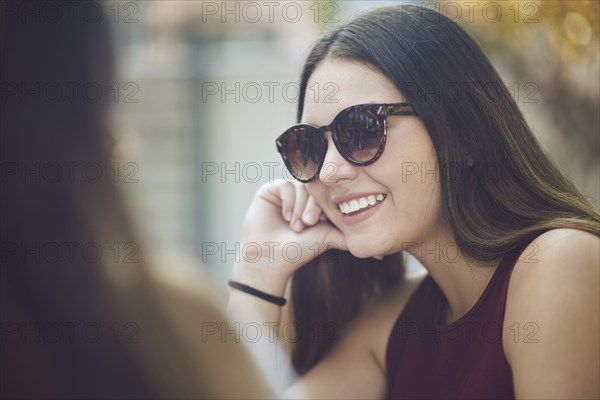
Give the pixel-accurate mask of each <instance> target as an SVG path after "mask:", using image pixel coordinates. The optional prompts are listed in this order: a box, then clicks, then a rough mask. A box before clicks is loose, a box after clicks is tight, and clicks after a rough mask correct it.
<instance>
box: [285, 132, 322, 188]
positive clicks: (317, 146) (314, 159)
mask: <svg viewBox="0 0 600 400" xmlns="http://www.w3.org/2000/svg"><path fill="white" fill-rule="evenodd" d="M280 149H281V151H282V152H283V154H285V160H286V166H287V167H288V169H289V171H290V172H291V174H292V176H293V177H294V178H296V179H298V180H304V181H305V180H309V179H311V178H312V177H314V176H315V175H316V174H317V172H318V170H319V165H320V164H321V161H322V160H323V156H324V153H325V146H324V142H323V140H321V137H319V135H318V134H317V129H316V128H313V127H310V126H306V127H296V128H291V129H290V130H288V131H287V132H286V133H285V135H284V137H283V139H282V141H281V146H280Z"/></svg>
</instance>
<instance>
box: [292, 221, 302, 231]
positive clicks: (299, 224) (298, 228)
mask: <svg viewBox="0 0 600 400" xmlns="http://www.w3.org/2000/svg"><path fill="white" fill-rule="evenodd" d="M303 227H304V225H303V224H302V221H300V220H299V219H297V220H295V221H294V223H293V224H292V229H293V230H295V231H296V232H300V231H301V230H302V228H303Z"/></svg>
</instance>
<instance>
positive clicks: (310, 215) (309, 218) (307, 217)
mask: <svg viewBox="0 0 600 400" xmlns="http://www.w3.org/2000/svg"><path fill="white" fill-rule="evenodd" d="M302 218H303V219H304V221H306V222H307V223H309V224H314V223H315V222H317V216H316V215H315V213H314V212H312V211H307V212H305V213H304V215H303V217H302Z"/></svg>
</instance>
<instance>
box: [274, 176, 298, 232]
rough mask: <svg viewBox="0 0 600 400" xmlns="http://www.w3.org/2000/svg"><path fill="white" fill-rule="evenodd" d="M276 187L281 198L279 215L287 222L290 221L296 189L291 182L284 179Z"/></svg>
mask: <svg viewBox="0 0 600 400" xmlns="http://www.w3.org/2000/svg"><path fill="white" fill-rule="evenodd" d="M277 187H278V189H279V197H280V198H281V216H282V217H283V219H284V220H286V221H287V222H291V221H292V216H293V213H294V207H295V204H294V203H295V201H296V190H295V188H294V185H293V184H292V183H290V182H286V181H283V182H281V184H280V185H278V186H277Z"/></svg>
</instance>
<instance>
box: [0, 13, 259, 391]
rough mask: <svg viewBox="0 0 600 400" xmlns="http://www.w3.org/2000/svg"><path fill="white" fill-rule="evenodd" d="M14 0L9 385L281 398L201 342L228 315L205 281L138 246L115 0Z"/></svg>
mask: <svg viewBox="0 0 600 400" xmlns="http://www.w3.org/2000/svg"><path fill="white" fill-rule="evenodd" d="M3 3H4V4H2V15H1V16H2V23H1V28H0V29H1V37H0V45H1V59H2V62H1V64H0V65H1V79H2V102H1V110H0V123H1V126H0V128H1V155H2V194H1V205H0V210H1V223H0V224H1V240H2V268H1V319H2V342H1V345H2V352H1V385H0V386H1V397H2V398H46V397H48V398H132V397H133V398H154V397H161V398H165V397H168V398H174V397H176V398H182V397H193V398H203V397H210V398H218V397H221V398H232V397H242V396H250V397H261V396H270V394H268V393H269V391H268V390H269V389H268V388H267V385H266V384H264V383H263V382H262V381H261V380H260V379H259V377H258V374H257V373H255V372H254V371H253V370H252V365H253V364H251V361H250V358H249V356H248V354H247V353H246V352H245V351H244V350H242V349H239V348H237V347H235V346H236V345H235V344H233V345H231V344H227V343H223V342H222V341H220V340H218V339H220V335H213V336H211V338H209V339H211V340H202V337H201V335H202V323H203V322H209V323H211V324H212V325H211V326H220V323H221V322H222V314H221V313H220V311H219V310H218V308H217V307H216V306H214V305H212V304H211V303H210V302H208V301H205V299H204V298H206V297H208V294H206V293H204V294H203V293H200V292H201V291H202V290H203V289H200V287H198V289H197V290H194V284H199V283H201V282H198V281H195V280H193V279H192V278H190V277H189V276H186V277H184V278H183V279H182V278H181V275H179V276H180V278H179V280H180V281H181V280H184V281H190V282H193V283H191V284H190V285H189V286H187V287H186V286H185V285H184V286H182V285H181V284H179V283H178V282H177V280H178V278H177V273H178V272H173V270H174V269H175V270H177V266H175V265H165V266H163V267H164V268H163V269H162V270H163V271H166V272H165V273H166V274H167V276H168V275H172V277H174V279H171V278H167V279H163V278H160V277H159V275H158V274H157V272H156V271H157V270H156V268H155V267H150V265H151V263H150V261H149V260H144V259H143V257H142V252H140V251H137V249H138V245H139V243H137V242H136V236H135V234H134V232H133V229H132V228H131V227H132V224H131V222H130V218H129V215H128V213H127V211H126V209H125V208H124V206H123V202H122V200H121V198H120V195H119V189H118V187H117V185H115V183H114V182H113V175H112V174H111V171H110V169H109V166H110V154H111V150H112V145H111V141H110V139H109V138H110V136H109V134H108V124H107V113H108V111H109V105H110V102H111V97H112V96H111V95H110V94H109V93H110V92H109V91H108V89H109V88H110V85H111V84H112V83H113V79H114V76H113V53H112V48H111V47H112V46H111V41H110V32H109V26H108V23H107V17H106V15H107V14H108V11H106V10H105V13H104V17H102V18H99V19H98V21H95V22H91V21H89V20H88V21H86V20H84V18H82V17H81V15H80V14H79V13H77V12H76V13H74V14H73V15H74V17H73V18H68V14H65V13H64V14H63V17H62V18H60V19H59V20H58V21H55V22H53V21H44V18H39V17H38V18H36V17H35V16H33V15H32V14H31V13H29V14H27V13H22V12H21V11H22V8H26V9H28V10H33V12H34V13H35V10H36V9H37V10H39V9H40V7H41V6H40V4H41V3H43V2H10V3H8V2H3ZM53 4H55V5H57V7H62V5H63V3H60V2H53ZM90 5H92V6H94V5H95V6H98V4H96V3H93V2H89V3H86V6H88V7H89V6H90ZM15 8H16V9H17V12H15ZM19 10H21V11H19ZM65 10H66V8H64V9H63V11H65ZM65 12H66V11H65ZM86 85H87V87H88V93H87V94H86V93H83V91H82V89H83V88H84V87H86ZM57 87H58V88H59V90H60V92H57V91H56V89H57ZM96 87H100V88H101V89H102V90H103V94H102V95H100V96H98V95H97V94H96V93H95V92H94V90H95V88H96ZM44 90H45V91H46V92H44ZM70 90H73V91H72V92H71V93H72V94H71V93H70ZM56 93H60V94H59V95H57V94H56ZM86 166H87V167H89V170H88V171H87V172H89V174H88V176H87V178H85V177H84V176H83V175H82V169H83V168H84V167H86ZM96 167H99V168H100V171H99V172H100V173H101V177H100V178H99V179H98V180H96V172H97V168H96ZM126 245H129V246H130V247H129V248H125V246H126ZM111 246H118V250H120V253H119V256H118V257H116V255H115V254H117V253H115V251H116V248H115V247H112V251H111ZM98 249H100V251H102V253H101V254H96V251H97V250H98ZM131 249H133V250H135V251H134V252H132V251H131ZM126 250H127V251H126ZM126 255H131V256H133V258H130V259H127V258H126ZM115 257H116V259H115ZM132 259H133V260H134V261H135V262H127V261H132ZM170 271H171V272H170ZM161 273H163V272H161ZM180 273H183V274H185V272H180ZM188 278H190V279H188ZM235 368H239V371H240V373H239V374H235V372H236V371H238V370H236V369H235ZM225 372H227V375H225ZM225 380H227V385H225V384H224V381H225Z"/></svg>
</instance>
